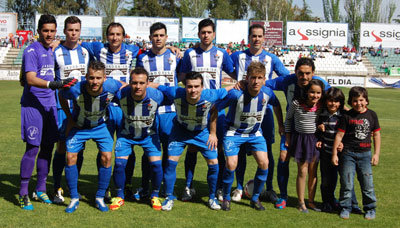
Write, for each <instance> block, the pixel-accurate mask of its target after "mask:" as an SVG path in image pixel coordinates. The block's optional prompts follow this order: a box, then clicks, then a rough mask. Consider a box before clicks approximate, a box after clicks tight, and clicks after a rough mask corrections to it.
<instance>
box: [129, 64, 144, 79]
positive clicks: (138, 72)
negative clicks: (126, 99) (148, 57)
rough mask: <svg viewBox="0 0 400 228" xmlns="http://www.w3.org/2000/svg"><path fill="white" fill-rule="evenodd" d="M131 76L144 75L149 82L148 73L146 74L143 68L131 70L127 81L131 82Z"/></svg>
mask: <svg viewBox="0 0 400 228" xmlns="http://www.w3.org/2000/svg"><path fill="white" fill-rule="evenodd" d="M133 74H136V75H137V74H144V75H146V78H147V79H146V81H149V72H147V70H146V69H144V68H143V67H136V68H135V69H133V70H132V71H131V74H130V75H129V81H132V75H133Z"/></svg>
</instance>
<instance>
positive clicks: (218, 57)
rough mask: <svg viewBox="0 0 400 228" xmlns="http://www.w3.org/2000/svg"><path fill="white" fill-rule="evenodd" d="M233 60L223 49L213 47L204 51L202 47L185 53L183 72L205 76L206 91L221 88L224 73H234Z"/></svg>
mask: <svg viewBox="0 0 400 228" xmlns="http://www.w3.org/2000/svg"><path fill="white" fill-rule="evenodd" d="M233 70H234V69H233V63H232V59H231V58H230V57H229V54H228V53H227V52H226V51H225V50H224V49H221V48H217V47H215V46H213V47H212V48H211V49H210V50H208V51H204V50H203V49H201V48H200V47H198V48H190V49H188V50H187V51H185V54H184V56H183V59H182V66H181V72H182V73H188V72H190V71H196V72H199V73H201V74H202V75H203V80H204V82H203V84H204V88H205V89H219V88H221V81H222V71H225V73H227V74H230V73H232V72H233Z"/></svg>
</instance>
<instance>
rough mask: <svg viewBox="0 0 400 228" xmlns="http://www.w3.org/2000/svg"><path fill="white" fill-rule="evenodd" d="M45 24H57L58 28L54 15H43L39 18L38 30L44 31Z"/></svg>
mask: <svg viewBox="0 0 400 228" xmlns="http://www.w3.org/2000/svg"><path fill="white" fill-rule="evenodd" d="M44 24H55V25H56V28H57V20H56V18H55V17H54V16H53V15H50V14H43V15H42V16H40V18H39V23H38V29H39V31H40V30H42V28H43V25H44Z"/></svg>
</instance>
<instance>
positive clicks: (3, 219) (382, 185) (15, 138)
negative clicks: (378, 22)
mask: <svg viewBox="0 0 400 228" xmlns="http://www.w3.org/2000/svg"><path fill="white" fill-rule="evenodd" d="M0 88H1V89H0V121H1V129H0V148H1V149H0V227H17V226H18V227H61V226H63V227H64V226H65V227H105V226H117V227H153V226H154V227H245V226H249V227H250V226H252V227H339V226H340V227H361V226H363V227H364V226H368V227H400V219H399V218H400V188H399V183H400V175H399V173H400V164H399V157H400V149H399V148H400V147H399V144H397V143H398V141H397V140H399V137H400V120H399V119H400V90H395V89H369V90H368V91H369V100H370V105H369V108H371V109H372V110H374V111H376V112H377V114H378V118H379V120H380V124H381V128H382V131H381V135H382V149H381V157H380V162H379V165H378V166H377V167H374V168H373V175H374V184H375V191H376V196H377V199H378V207H377V218H376V219H375V220H373V221H367V220H365V219H364V218H363V216H362V215H354V214H352V215H351V216H350V219H349V220H342V219H340V218H339V216H338V215H337V214H328V213H318V212H313V211H311V212H310V213H309V214H302V213H300V212H299V211H298V210H297V209H296V206H297V197H296V188H295V177H296V172H297V167H296V164H295V162H294V161H293V160H292V161H291V163H290V179H289V186H288V192H289V197H290V198H289V202H288V207H287V208H286V209H284V210H277V209H274V207H273V205H272V204H271V203H269V202H263V204H264V206H265V207H266V211H262V212H258V211H255V210H254V209H252V208H250V206H249V200H248V199H244V200H242V202H240V203H232V206H231V208H232V209H231V211H229V212H225V211H212V210H210V209H209V208H207V199H208V197H207V192H208V190H207V183H206V172H207V171H206V168H207V166H206V163H205V161H204V159H202V158H201V155H200V154H199V155H198V156H199V159H198V163H197V167H196V172H195V178H194V180H195V182H194V186H195V188H196V191H197V195H196V196H195V200H194V202H187V203H183V202H181V201H179V200H178V201H176V203H175V206H174V208H173V210H172V211H170V212H163V211H154V210H152V208H151V207H150V205H149V203H147V202H145V203H138V202H130V201H128V202H126V203H125V205H124V206H123V207H122V208H121V209H119V210H117V211H110V212H108V213H102V212H100V211H99V210H97V209H96V208H95V207H94V196H95V192H96V189H97V171H96V161H95V159H96V153H97V149H96V147H95V144H94V143H93V142H89V143H88V144H87V147H86V150H85V154H84V156H85V159H84V164H83V168H82V172H81V178H80V180H79V186H80V193H81V194H82V195H83V200H82V201H81V203H80V206H79V208H78V210H77V211H76V212H75V213H73V214H66V213H65V212H64V209H65V207H66V205H62V206H59V205H45V204H43V203H40V202H36V201H32V203H33V206H34V208H35V209H34V211H23V210H21V209H20V208H19V204H18V200H17V199H18V190H19V168H20V160H21V158H22V155H23V153H24V149H25V144H24V143H23V142H22V140H21V136H20V105H19V100H20V97H21V94H22V88H21V87H20V86H19V83H18V82H14V81H13V82H12V81H0ZM343 90H344V93H345V94H346V97H347V94H348V89H343ZM277 95H278V97H279V98H280V101H281V103H282V107H285V105H286V103H285V99H284V96H283V93H281V92H278V93H277ZM276 141H279V138H278V137H277V138H276ZM278 149H279V146H278V144H277V143H275V144H274V145H273V154H274V157H275V161H276V160H277V158H278V156H279V155H278V154H279V151H278ZM141 155H142V151H141V150H140V149H137V158H138V159H137V160H138V162H137V164H136V169H135V175H134V180H133V181H134V185H135V186H136V187H137V186H139V185H140V177H141V171H140V160H141V159H140V157H141ZM275 163H277V161H276V162H275ZM255 170H256V165H255V161H254V159H253V158H249V159H248V167H247V170H246V171H247V172H246V176H245V181H248V180H249V179H252V178H253V176H254V173H255ZM177 178H178V179H177V185H176V188H175V190H176V193H177V195H178V196H180V194H181V193H182V190H183V186H184V169H183V157H182V158H181V160H180V163H179V165H178V169H177ZM35 180H36V171H35V170H34V173H33V177H32V181H31V184H30V188H29V189H30V192H32V190H33V189H34V187H35ZM273 184H274V189H275V191H276V192H278V193H279V189H278V186H277V182H276V166H275V170H274V182H273ZM63 186H64V189H66V184H65V178H64V177H63ZM235 186H236V183H234V185H233V187H235ZM355 186H356V194H357V197H358V200H359V203H360V206H361V193H360V188H359V184H358V182H356V185H355ZM47 189H48V193H49V194H50V193H52V192H53V187H52V173H51V172H50V174H49V178H48V185H47ZM338 189H339V186H338V188H337V191H336V195H337V197H338ZM67 194H68V192H67ZM306 195H307V194H306ZM66 202H67V203H68V202H69V198H68V197H67V198H66ZM316 202H317V203H320V202H321V194H320V191H319V183H318V189H317V196H316Z"/></svg>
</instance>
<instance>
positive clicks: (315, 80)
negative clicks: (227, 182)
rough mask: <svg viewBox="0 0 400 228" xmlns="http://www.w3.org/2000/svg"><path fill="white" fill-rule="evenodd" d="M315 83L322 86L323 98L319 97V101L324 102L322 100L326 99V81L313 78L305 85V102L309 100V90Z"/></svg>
mask: <svg viewBox="0 0 400 228" xmlns="http://www.w3.org/2000/svg"><path fill="white" fill-rule="evenodd" d="M313 85H316V86H319V87H321V92H322V93H321V98H320V99H319V101H320V102H322V101H324V98H325V96H324V94H325V85H324V83H323V82H322V81H321V80H319V79H311V81H310V82H309V83H308V84H307V85H306V86H305V87H304V90H303V97H302V101H303V102H306V101H307V99H308V94H307V93H308V90H309V89H310V88H311V86H313Z"/></svg>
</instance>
